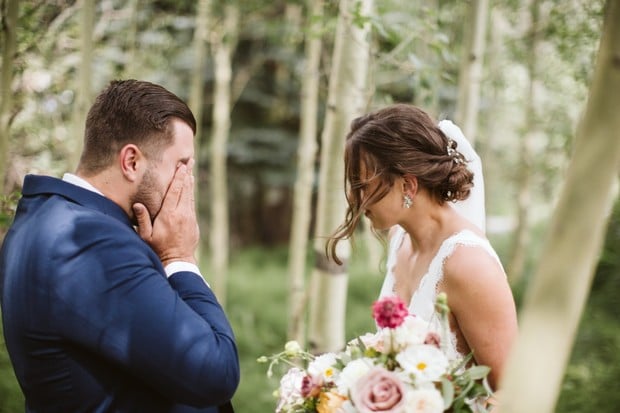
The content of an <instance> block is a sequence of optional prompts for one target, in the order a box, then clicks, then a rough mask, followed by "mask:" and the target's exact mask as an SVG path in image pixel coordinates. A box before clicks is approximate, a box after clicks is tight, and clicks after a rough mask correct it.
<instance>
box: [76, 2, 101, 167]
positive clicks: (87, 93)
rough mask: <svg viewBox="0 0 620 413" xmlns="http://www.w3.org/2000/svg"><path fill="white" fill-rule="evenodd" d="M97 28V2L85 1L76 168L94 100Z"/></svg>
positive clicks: (81, 24) (78, 95)
mask: <svg viewBox="0 0 620 413" xmlns="http://www.w3.org/2000/svg"><path fill="white" fill-rule="evenodd" d="M94 27H95V0H83V5H82V10H81V21H80V38H81V44H80V54H81V56H82V58H81V59H80V66H79V68H78V83H77V85H76V88H75V95H76V98H75V106H74V108H73V130H74V132H73V137H72V139H73V141H74V142H75V144H74V145H71V146H72V149H71V162H70V163H71V166H72V167H73V168H75V167H76V166H77V163H78V161H79V157H80V153H81V152H82V144H83V137H84V123H85V122H86V114H87V112H88V106H89V104H90V100H91V98H92V90H91V85H92V66H93V29H94Z"/></svg>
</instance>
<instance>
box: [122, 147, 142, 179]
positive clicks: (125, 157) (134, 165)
mask: <svg viewBox="0 0 620 413" xmlns="http://www.w3.org/2000/svg"><path fill="white" fill-rule="evenodd" d="M118 157H119V163H120V167H121V173H122V174H123V176H124V177H125V179H127V180H128V181H130V182H135V181H137V180H138V179H140V177H141V176H142V174H143V169H144V164H146V158H145V157H144V154H143V153H142V151H140V149H139V148H138V147H137V146H136V145H134V144H133V143H128V144H127V145H125V146H123V147H122V148H121V150H120V152H119V155H118Z"/></svg>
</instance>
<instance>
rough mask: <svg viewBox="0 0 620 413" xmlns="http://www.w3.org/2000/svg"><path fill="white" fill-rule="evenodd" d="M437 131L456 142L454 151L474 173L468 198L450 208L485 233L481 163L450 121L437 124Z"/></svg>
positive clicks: (468, 143) (461, 133) (463, 136)
mask: <svg viewBox="0 0 620 413" xmlns="http://www.w3.org/2000/svg"><path fill="white" fill-rule="evenodd" d="M439 129H441V131H442V132H443V133H444V135H446V137H447V138H449V139H452V140H453V141H455V142H456V144H457V146H456V150H457V151H459V152H460V153H462V154H463V156H464V157H465V159H466V160H467V167H468V168H469V170H470V171H472V172H473V173H474V186H473V188H472V189H471V193H470V194H469V197H468V198H467V199H465V200H463V201H459V202H455V203H453V204H452V207H453V208H454V209H456V210H457V211H458V212H459V213H460V214H461V215H463V216H464V217H465V218H467V219H468V220H470V221H471V222H472V223H474V224H475V225H476V226H477V227H478V228H480V229H481V230H482V232H483V233H484V232H485V231H486V211H485V202H484V201H485V199H484V177H483V175H482V161H481V160H480V157H479V156H478V154H477V153H476V151H475V150H474V148H473V146H472V145H471V143H470V142H469V141H468V140H467V138H466V137H465V135H463V132H461V128H459V127H458V126H456V125H455V124H454V123H453V122H452V121H450V120H447V119H445V120H442V121H441V122H439Z"/></svg>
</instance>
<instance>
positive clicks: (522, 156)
mask: <svg viewBox="0 0 620 413" xmlns="http://www.w3.org/2000/svg"><path fill="white" fill-rule="evenodd" d="M525 19H527V20H525ZM524 20H525V21H529V23H530V27H529V29H528V33H527V40H526V42H527V43H528V46H529V47H528V54H527V57H526V59H527V61H526V67H527V72H528V75H529V84H528V90H527V96H526V99H525V101H526V105H527V106H526V108H525V119H524V122H523V123H524V125H523V130H524V131H525V133H524V134H523V136H522V137H521V139H520V141H519V167H518V169H517V174H516V175H517V188H516V189H517V202H516V209H517V223H516V227H515V230H514V233H513V236H512V247H511V251H510V261H509V263H508V266H507V272H508V276H509V277H510V282H511V283H512V285H517V284H518V282H519V281H520V280H521V279H522V278H523V273H524V271H525V262H526V257H527V244H528V243H529V240H530V211H529V208H530V200H531V192H532V188H531V186H532V177H533V171H532V165H533V164H534V149H533V148H534V144H535V142H536V139H537V138H538V136H537V134H538V131H539V124H538V119H537V116H536V114H537V113H538V111H539V105H538V101H539V93H538V89H539V87H540V86H539V84H538V83H539V82H540V80H539V79H540V74H539V73H538V66H539V64H538V60H539V58H540V56H539V54H540V51H539V50H540V41H541V39H540V37H541V29H540V28H541V15H540V1H538V0H531V1H530V2H529V4H528V8H527V16H524Z"/></svg>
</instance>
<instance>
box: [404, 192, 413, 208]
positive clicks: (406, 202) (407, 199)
mask: <svg viewBox="0 0 620 413" xmlns="http://www.w3.org/2000/svg"><path fill="white" fill-rule="evenodd" d="M411 205H413V199H411V197H410V196H409V195H407V194H405V197H404V201H403V206H404V207H405V208H407V209H409V208H411Z"/></svg>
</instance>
